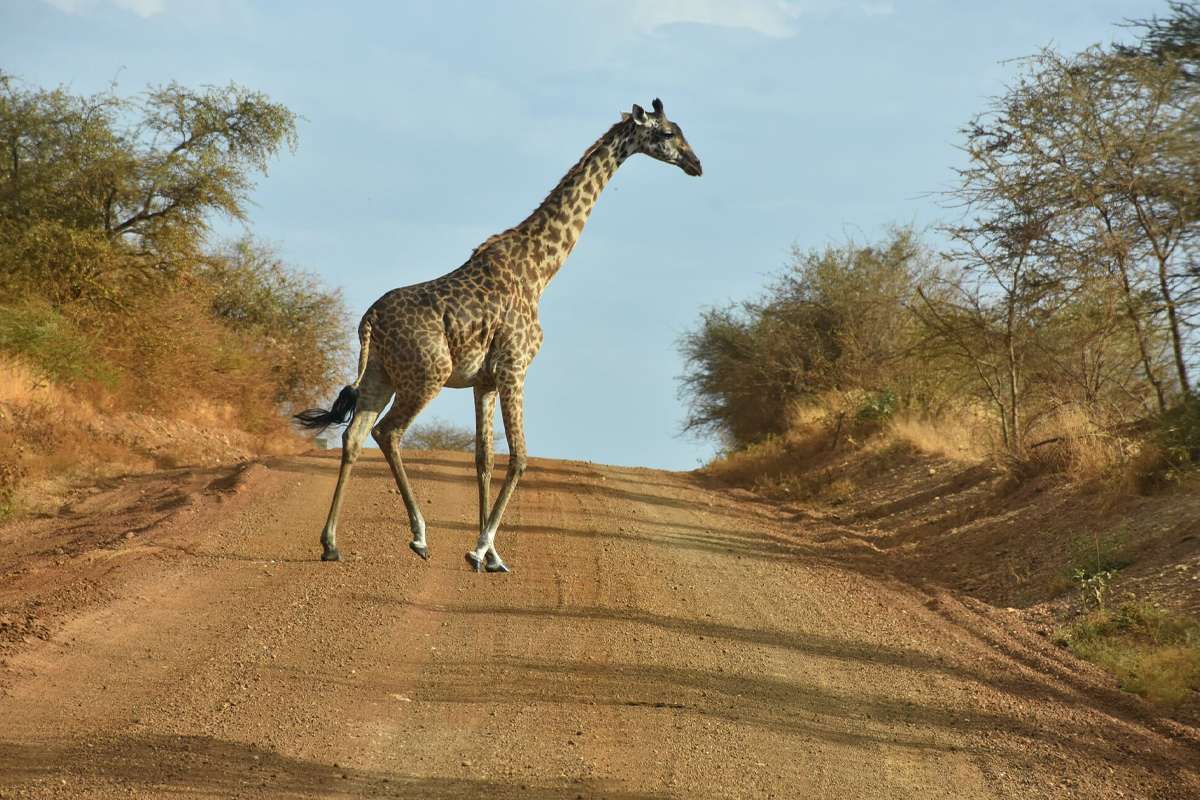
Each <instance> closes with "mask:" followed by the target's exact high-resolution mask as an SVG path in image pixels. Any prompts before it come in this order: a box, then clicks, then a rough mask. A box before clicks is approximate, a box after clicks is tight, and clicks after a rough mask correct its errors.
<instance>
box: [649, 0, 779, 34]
mask: <svg viewBox="0 0 1200 800" xmlns="http://www.w3.org/2000/svg"><path fill="white" fill-rule="evenodd" d="M630 5H631V6H632V8H631V9H630V12H631V16H632V19H633V23H634V25H636V26H637V28H638V29H639V30H641V31H642V32H650V31H654V30H656V29H658V28H661V27H663V26H665V25H673V24H676V23H680V22H691V23H698V24H701V25H713V26H715V27H720V28H745V29H747V30H751V31H754V32H756V33H761V34H763V35H764V36H776V37H783V36H791V35H792V33H793V28H792V25H793V23H794V22H795V18H796V17H797V16H798V15H799V13H800V12H799V9H798V7H797V6H798V5H799V4H797V3H787V2H775V0H733V1H730V0H632V2H631V3H630Z"/></svg>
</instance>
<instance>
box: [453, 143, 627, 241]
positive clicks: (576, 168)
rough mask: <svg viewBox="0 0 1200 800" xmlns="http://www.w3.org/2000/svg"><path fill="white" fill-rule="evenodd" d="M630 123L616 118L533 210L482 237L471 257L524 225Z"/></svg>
mask: <svg viewBox="0 0 1200 800" xmlns="http://www.w3.org/2000/svg"><path fill="white" fill-rule="evenodd" d="M632 125H633V123H632V122H630V121H629V120H628V119H620V120H617V121H616V122H615V123H613V125H612V127H611V128H609V129H608V130H607V131H605V132H604V134H603V135H602V136H600V138H599V139H597V140H596V141H594V142H592V143H591V144H590V145H589V146H588V148H587V149H586V150H584V151H583V155H581V156H580V157H579V160H578V161H576V162H575V164H574V165H573V166H572V167H571V168H570V169H569V170H567V173H566V174H565V175H563V176H562V178H561V179H560V180H559V182H558V183H556V184H555V185H554V188H553V189H551V190H550V191H549V193H547V195H546V196H545V197H544V198H542V202H541V203H538V206H537V208H535V209H534V210H533V212H532V213H530V214H529V216H527V217H526V218H525V219H523V220H521V221H520V222H519V223H517V224H516V225H514V226H512V227H511V228H508V229H506V230H503V231H500V232H499V233H493V234H492V235H491V236H489V237H488V238H486V239H484V240H483V241H482V242H481V243H480V244H479V245H477V246H476V247H475V249H474V250H472V251H471V257H472V258H474V257H475V256H477V255H479V254H480V253H481V252H483V251H484V250H486V249H487V248H489V247H491V246H492V245H493V244H495V243H496V242H498V241H500V240H502V239H506V238H507V237H509V236H510V235H512V234H513V233H515V232H516V231H517V229H518V228H520V227H521V226H522V225H524V224H525V223H526V222H528V221H529V220H530V219H531V218H532V217H533V216H534V215H535V214H537V212H538V211H539V210H540V209H541V208H542V206H544V205H546V203H547V202H549V201H550V199H551V198H552V197H554V196H555V194H557V193H558V191H559V190H560V189H562V187H563V185H564V184H565V183H566V182H567V181H568V180H570V179H571V178H572V177H573V176H574V175H575V174H576V173H578V172H579V170H580V169H582V168H583V165H584V164H586V163H587V161H588V159H589V158H591V157H592V156H593V155H594V154H595V153H596V150H598V149H599V148H600V146H601V145H603V144H604V143H605V142H606V141H608V139H609V137H610V136H612V135H613V134H614V133H616V132H617V130H618V129H619V128H622V127H631V126H632Z"/></svg>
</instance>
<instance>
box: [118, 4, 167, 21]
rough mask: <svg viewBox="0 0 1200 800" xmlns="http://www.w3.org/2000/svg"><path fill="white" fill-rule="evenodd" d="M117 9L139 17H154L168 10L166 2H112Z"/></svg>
mask: <svg viewBox="0 0 1200 800" xmlns="http://www.w3.org/2000/svg"><path fill="white" fill-rule="evenodd" d="M112 3H113V5H115V6H116V7H117V8H123V9H125V10H126V11H132V12H133V13H134V14H137V15H138V16H139V17H153V16H154V15H155V14H161V13H163V12H164V11H166V10H167V3H166V0H112Z"/></svg>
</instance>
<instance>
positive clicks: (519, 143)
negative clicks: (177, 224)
mask: <svg viewBox="0 0 1200 800" xmlns="http://www.w3.org/2000/svg"><path fill="white" fill-rule="evenodd" d="M1164 11H1165V3H1164V2H1147V1H1145V0H1125V2H1112V1H1111V0H1061V1H1060V2H1054V3H1047V2H1045V0H1005V1H1003V2H995V1H992V2H984V1H983V0H958V1H957V2H955V1H954V0H891V1H890V2H888V1H887V0H869V1H868V0H845V1H843V0H811V2H780V1H779V0H741V2H733V1H732V0H730V1H729V2H720V1H719V0H573V1H572V2H549V0H544V1H543V2H512V3H496V4H490V3H483V2H466V1H465V0H457V1H456V0H448V1H447V0H441V1H440V2H439V1H437V0H429V2H395V3H384V2H380V3H329V2H249V1H248V0H208V1H207V2H205V1H203V0H193V2H185V0H7V1H6V2H4V3H3V4H0V69H3V70H5V71H7V72H9V73H12V74H14V75H16V76H17V77H18V78H21V79H23V80H24V81H26V82H28V83H30V84H35V85H43V86H51V85H57V84H64V85H66V86H68V87H70V88H71V89H73V90H75V91H78V92H80V93H89V92H93V91H97V90H100V89H102V88H104V87H105V86H107V85H108V84H109V83H111V82H112V81H114V80H115V81H117V84H118V88H119V90H120V91H122V92H126V93H133V92H136V91H140V90H141V89H143V88H144V87H145V86H146V85H147V84H148V83H163V82H166V81H170V80H175V81H178V82H180V83H183V84H188V85H193V86H194V85H201V84H225V83H228V82H230V81H235V82H237V83H240V84H242V85H244V86H247V87H250V88H253V89H257V90H261V91H264V92H266V93H267V94H268V95H270V96H271V97H272V99H274V100H276V101H279V102H282V103H284V104H286V105H287V106H289V107H290V108H291V109H293V110H294V111H296V112H297V113H299V114H301V115H302V116H303V118H304V119H303V121H302V123H301V125H300V146H299V149H298V150H297V152H296V153H295V154H294V155H284V156H282V157H280V158H279V159H277V161H276V162H275V163H274V164H273V165H272V167H271V171H270V174H269V176H267V177H265V178H263V179H261V181H260V182H259V187H258V190H257V191H256V192H255V194H254V201H255V206H254V207H253V208H252V209H251V211H250V217H251V229H252V231H253V232H254V233H255V234H256V235H258V236H259V237H261V238H263V239H264V240H266V241H268V242H270V243H272V244H273V245H275V246H276V248H277V249H278V250H279V251H280V252H281V253H282V255H283V256H284V257H285V259H286V260H287V261H289V262H290V263H292V264H294V265H296V266H300V267H303V268H305V269H307V270H310V271H312V272H315V273H317V274H319V275H321V276H322V277H323V278H324V279H325V280H326V281H328V282H329V283H330V284H333V285H337V286H341V287H342V288H343V289H344V292H345V296H346V299H347V302H348V304H349V306H350V307H351V310H352V312H353V314H354V315H355V319H357V315H358V314H361V312H362V311H364V310H365V309H366V308H367V306H369V305H370V304H371V302H372V301H374V299H375V298H376V297H378V296H379V295H380V294H382V293H383V292H385V291H387V290H388V289H390V288H393V287H395V286H401V285H404V284H409V283H414V282H417V281H421V280H426V279H428V278H431V277H435V276H437V275H440V274H443V273H445V272H448V271H449V270H451V269H453V268H454V267H456V266H458V265H459V264H460V263H462V261H463V260H464V259H465V258H466V257H467V255H468V254H469V253H470V251H471V249H472V248H473V247H474V246H475V245H476V244H477V243H479V242H480V241H481V240H483V239H484V238H486V237H487V236H489V235H490V234H492V233H495V232H497V231H499V230H501V229H503V228H506V227H508V226H510V225H512V224H514V223H516V222H518V221H519V220H521V219H522V218H523V217H524V216H525V215H526V214H527V213H528V212H529V211H530V210H532V209H533V208H534V207H535V206H536V205H537V204H538V202H540V200H541V199H542V197H543V196H544V195H545V193H546V192H547V191H548V190H549V189H550V188H551V187H552V186H553V185H554V184H555V183H556V182H557V180H558V179H559V178H560V177H561V175H562V173H563V172H565V171H566V170H567V168H569V167H570V166H571V164H573V163H574V161H575V160H576V159H577V158H578V157H579V154H580V153H581V152H582V151H583V150H584V149H585V148H586V147H587V146H588V145H589V144H590V143H591V142H592V141H593V140H594V139H596V138H597V137H598V136H599V135H600V134H601V133H603V132H604V131H605V130H606V129H607V128H608V126H609V125H611V124H612V123H613V122H614V121H616V119H617V116H618V114H619V113H620V112H621V111H623V110H627V109H628V108H629V106H630V105H631V104H632V103H635V102H637V103H641V104H642V105H646V106H648V105H649V102H650V100H651V99H652V98H654V97H656V96H657V97H661V98H662V99H663V100H664V102H665V103H666V110H667V114H668V115H669V116H670V117H671V118H672V119H674V120H675V121H677V122H678V123H680V125H681V126H682V127H683V129H684V131H685V132H686V134H687V136H688V139H689V141H690V142H691V143H692V145H693V147H694V148H695V150H696V152H697V153H698V154H699V155H700V157H701V159H702V160H703V162H704V177H703V178H700V179H693V178H688V177H687V176H685V175H684V174H683V173H682V172H680V171H679V170H678V169H675V168H673V167H668V166H667V165H664V164H660V163H657V162H654V161H651V160H650V159H647V158H644V157H638V158H635V159H633V160H631V161H629V162H627V163H626V164H625V165H624V166H623V167H622V168H621V170H620V171H619V172H618V173H617V176H616V178H615V179H614V180H613V182H612V183H611V184H610V185H609V188H608V189H607V190H606V191H605V193H604V194H603V195H602V196H601V198H600V202H599V204H598V206H597V208H596V210H595V212H594V214H593V215H592V219H591V221H590V222H589V224H588V227H587V229H586V230H585V231H584V233H583V236H582V238H581V240H580V242H579V244H578V246H577V247H576V249H575V252H574V254H573V255H572V256H571V259H570V260H569V261H568V262H567V265H566V267H564V269H563V271H562V272H561V273H559V276H558V277H557V278H556V279H555V281H554V283H552V284H551V285H550V287H549V289H548V290H547V292H546V294H545V297H544V298H543V302H542V325H543V328H544V329H545V333H546V341H545V344H544V345H543V347H542V351H541V354H540V355H539V356H538V359H537V360H536V361H535V362H534V365H533V367H532V368H531V370H530V374H529V378H528V383H527V391H526V395H527V396H526V425H527V429H528V430H527V440H528V443H529V450H530V452H531V453H532V454H533V455H538V456H551V457H558V458H575V459H587V460H592V461H599V462H608V463H617V464H639V465H647V466H656V467H664V468H675V469H689V468H692V467H695V466H697V465H698V464H699V463H700V462H701V461H703V460H705V459H706V458H707V457H708V456H709V455H711V453H712V452H713V443H711V442H706V441H700V440H696V439H691V438H687V437H681V436H680V435H679V429H680V424H681V420H682V419H683V415H684V408H683V405H682V403H681V402H680V401H679V399H678V398H677V396H676V388H677V384H676V377H677V375H678V374H679V372H680V369H681V363H680V359H679V356H678V354H677V352H676V349H675V342H676V340H677V338H678V336H679V335H680V333H681V332H683V331H684V330H686V329H688V328H689V327H691V326H692V325H694V323H695V320H696V319H697V316H698V313H699V311H700V309H701V308H702V307H704V306H708V305H718V304H724V303H726V302H728V301H730V300H735V299H741V298H745V297H748V296H751V295H754V294H755V293H756V292H757V291H758V290H759V288H760V287H761V286H762V284H763V282H764V278H765V276H766V275H768V274H769V273H771V272H773V271H775V270H777V269H779V268H780V267H781V266H782V265H783V264H784V263H785V261H786V259H787V256H788V252H789V250H790V248H791V246H792V245H793V244H799V245H801V246H803V247H811V246H821V245H824V244H826V243H827V242H830V241H834V242H838V241H844V240H845V239H846V237H848V236H852V237H855V238H859V239H863V238H871V237H874V236H876V235H878V234H879V232H880V231H881V230H882V229H884V228H885V227H886V226H887V225H889V224H891V223H896V222H898V223H915V224H917V225H919V226H929V225H933V224H936V222H937V221H938V220H939V218H941V217H942V216H943V215H944V212H942V211H941V210H940V209H939V208H938V205H937V202H936V198H935V197H932V196H931V193H936V192H937V191H938V190H941V189H944V188H946V187H948V186H949V184H950V182H951V180H952V177H953V176H952V172H951V169H952V167H953V166H954V165H956V164H958V163H960V159H959V154H958V152H957V150H956V148H955V145H956V142H957V141H958V136H957V133H956V132H957V130H958V129H959V128H960V127H961V126H962V125H963V124H964V123H965V122H966V121H967V120H968V119H969V118H970V117H971V115H972V114H974V113H975V112H978V111H980V110H982V109H983V108H984V105H985V103H986V98H987V97H988V96H989V95H993V94H996V93H997V92H999V91H1001V90H1002V88H1003V85H1004V83H1005V81H1006V80H1008V79H1011V77H1012V76H1013V74H1014V72H1013V71H1014V66H1013V65H1011V64H1004V63H1002V62H1004V61H1005V60H1008V59H1012V58H1015V57H1019V56H1022V55H1027V54H1030V53H1032V52H1033V51H1035V50H1036V49H1038V48H1039V47H1042V46H1044V45H1054V46H1057V47H1059V48H1062V49H1064V50H1070V51H1074V50H1079V49H1082V48H1083V47H1086V46H1087V45H1089V44H1093V43H1096V42H1107V41H1110V40H1111V39H1112V38H1114V37H1121V36H1122V35H1124V34H1123V32H1122V31H1121V30H1120V29H1119V28H1116V27H1114V23H1115V22H1118V21H1120V20H1122V19H1125V18H1130V17H1145V16H1149V15H1150V14H1152V13H1155V12H1159V13H1162V12H1164ZM219 228H220V229H221V230H223V231H226V232H228V233H229V234H230V235H233V234H236V233H237V232H238V231H237V229H236V228H234V227H233V226H230V225H227V224H222V225H220V226H219ZM352 324H353V323H351V326H352ZM471 408H472V405H471V393H470V391H469V390H450V389H448V390H446V391H444V392H443V393H442V395H441V396H440V397H439V398H438V399H437V400H435V401H434V403H433V404H432V405H431V406H430V408H429V409H427V410H426V411H425V412H424V414H423V415H422V416H423V418H424V419H429V418H430V417H434V416H436V417H440V418H442V419H444V420H448V421H451V422H455V423H457V424H461V425H464V426H470V425H471V423H472V419H473V412H472V410H471Z"/></svg>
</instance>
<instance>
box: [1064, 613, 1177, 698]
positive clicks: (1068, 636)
mask: <svg viewBox="0 0 1200 800" xmlns="http://www.w3.org/2000/svg"><path fill="white" fill-rule="evenodd" d="M1058 638H1059V641H1060V642H1061V643H1062V644H1065V645H1066V646H1067V647H1069V648H1070V649H1071V651H1072V652H1073V653H1075V654H1076V655H1077V656H1079V657H1080V658H1083V659H1086V660H1088V661H1091V662H1093V663H1096V664H1098V665H1100V666H1101V667H1104V668H1105V669H1107V670H1108V671H1109V672H1111V673H1113V674H1114V675H1115V676H1116V678H1117V681H1118V683H1119V684H1120V686H1121V688H1122V689H1124V690H1125V691H1127V692H1132V693H1133V694H1137V695H1141V696H1142V697H1145V698H1146V699H1147V700H1150V701H1151V702H1154V703H1158V704H1160V705H1166V706H1174V705H1178V704H1179V703H1181V702H1183V701H1184V700H1186V699H1187V698H1188V697H1190V696H1191V695H1192V694H1193V693H1194V692H1196V691H1200V624H1197V622H1196V621H1195V620H1194V619H1191V618H1189V617H1185V616H1182V615H1180V614H1174V613H1171V612H1169V611H1165V610H1163V609H1161V608H1156V607H1154V606H1152V605H1150V604H1148V603H1145V602H1128V603H1124V604H1122V605H1121V606H1120V607H1119V608H1117V609H1106V608H1099V609H1096V610H1093V611H1092V612H1090V613H1088V614H1086V615H1084V616H1083V617H1081V618H1080V619H1079V620H1077V621H1076V622H1075V623H1074V624H1073V625H1071V626H1070V627H1068V628H1067V629H1065V630H1064V631H1061V632H1060V634H1059V637H1058Z"/></svg>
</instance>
